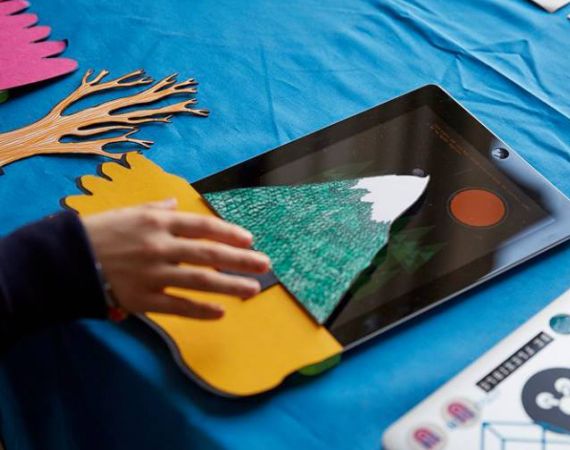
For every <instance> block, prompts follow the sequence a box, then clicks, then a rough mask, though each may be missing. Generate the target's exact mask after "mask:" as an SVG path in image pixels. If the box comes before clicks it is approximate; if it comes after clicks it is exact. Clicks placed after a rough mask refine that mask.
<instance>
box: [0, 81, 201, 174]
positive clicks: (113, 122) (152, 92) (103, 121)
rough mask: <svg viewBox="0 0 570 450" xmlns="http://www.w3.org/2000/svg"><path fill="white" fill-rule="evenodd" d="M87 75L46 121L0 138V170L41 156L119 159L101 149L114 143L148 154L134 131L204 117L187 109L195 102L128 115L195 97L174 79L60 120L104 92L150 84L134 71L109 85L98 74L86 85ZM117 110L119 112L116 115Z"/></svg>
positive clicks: (187, 84)
mask: <svg viewBox="0 0 570 450" xmlns="http://www.w3.org/2000/svg"><path fill="white" fill-rule="evenodd" d="M92 74H93V72H92V71H91V70H88V71H87V73H86V74H85V75H84V76H83V79H82V81H81V85H80V86H79V87H78V88H77V89H76V90H75V91H74V92H72V93H71V94H70V95H69V96H68V97H67V98H65V99H63V100H62V101H61V102H60V103H58V104H57V105H56V106H55V107H54V108H53V109H52V110H51V111H50V113H49V114H48V115H46V116H45V117H44V118H42V119H40V120H39V121H37V122H35V123H33V124H31V125H28V126H26V127H23V128H20V129H18V130H14V131H10V132H8V133H3V134H0V168H1V167H3V166H5V165H7V164H10V163H12V162H14V161H17V160H20V159H24V158H28V157H30V156H34V155H46V154H68V153H76V154H91V155H102V156H106V157H109V158H113V159H120V158H121V157H122V155H123V153H125V152H114V153H112V152H108V151H106V150H105V147H106V146H107V145H110V144H115V143H119V142H132V143H135V144H138V145H141V146H143V147H145V148H149V147H150V146H151V145H152V144H153V142H152V141H147V140H141V139H136V138H134V137H132V135H133V134H135V133H136V132H137V131H138V128H137V127H136V125H140V124H144V123H148V122H170V118H171V117H172V115H173V114H177V113H189V114H193V115H195V116H202V117H206V116H207V115H208V111H207V110H205V109H192V108H190V106H192V105H194V104H196V103H197V100H196V99H195V98H191V99H185V100H183V101H180V102H178V103H174V104H171V105H165V106H161V107H157V108H141V109H138V108H137V109H129V110H126V108H132V107H135V106H141V105H148V104H150V103H155V102H158V101H161V100H164V99H166V98H168V97H172V96H176V95H180V94H195V93H196V92H197V89H196V87H195V86H196V84H197V82H196V81H195V80H194V79H188V80H186V81H182V82H179V83H177V82H176V75H175V74H174V75H170V76H168V77H166V78H164V79H163V80H161V81H159V82H158V83H156V84H154V85H153V86H150V87H149V88H147V89H145V90H143V91H140V92H137V93H135V94H133V95H130V96H128V97H121V98H117V99H114V100H110V101H107V102H105V103H102V104H100V105H97V106H92V107H89V108H86V109H83V110H80V111H78V112H75V113H72V114H64V112H65V110H66V109H67V108H69V106H71V105H72V104H73V103H75V102H77V101H79V100H80V99H83V98H85V97H87V96H89V95H92V94H95V93H97V92H102V91H106V90H110V89H116V88H122V87H132V86H141V85H149V84H151V83H153V81H154V80H153V79H152V78H150V77H146V76H145V75H144V72H143V71H142V70H136V71H134V72H131V73H129V74H127V75H124V76H122V77H119V78H117V79H115V80H110V81H106V82H102V80H103V78H105V77H106V76H107V75H108V74H109V72H108V71H107V70H103V71H101V72H100V73H99V74H98V75H96V76H95V77H94V78H92V79H90V78H91V76H92ZM121 110H125V111H123V112H121ZM115 132H120V133H121V134H119V135H118V136H110V137H99V138H97V139H93V140H88V139H87V138H89V137H95V136H97V135H101V134H103V133H115ZM64 137H72V138H76V139H79V140H78V141H76V142H63V141H62V139H63V138H64Z"/></svg>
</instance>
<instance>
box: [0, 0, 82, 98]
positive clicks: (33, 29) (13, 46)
mask: <svg viewBox="0 0 570 450" xmlns="http://www.w3.org/2000/svg"><path fill="white" fill-rule="evenodd" d="M28 6H29V3H28V2H27V1H23V0H0V90H6V89H13V88H16V87H19V86H24V85H27V84H32V83H37V82H39V81H44V80H48V79H50V78H54V77H58V76H61V75H65V74H66V73H69V72H72V71H74V70H75V69H77V62H76V61H74V60H72V59H68V58H58V57H57V56H58V55H60V54H61V53H62V52H63V51H64V50H65V48H66V47H67V44H66V43H65V42H64V41H43V40H44V39H46V38H47V37H48V36H49V34H50V32H51V28H49V27H47V26H36V24H37V23H38V17H37V16H36V15H35V14H27V13H23V11H25V10H26V8H27V7H28Z"/></svg>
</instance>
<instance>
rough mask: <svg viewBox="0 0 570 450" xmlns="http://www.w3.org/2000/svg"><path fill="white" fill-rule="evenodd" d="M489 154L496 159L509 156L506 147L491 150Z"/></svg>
mask: <svg viewBox="0 0 570 450" xmlns="http://www.w3.org/2000/svg"><path fill="white" fill-rule="evenodd" d="M491 155H493V158H496V159H507V158H508V157H509V151H508V150H507V149H506V148H496V149H494V150H493V151H492V152H491Z"/></svg>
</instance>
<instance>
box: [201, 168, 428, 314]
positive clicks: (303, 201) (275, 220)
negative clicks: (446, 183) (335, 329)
mask: <svg viewBox="0 0 570 450" xmlns="http://www.w3.org/2000/svg"><path fill="white" fill-rule="evenodd" d="M427 182H428V179H427V178H418V177H413V176H396V175H389V176H384V177H371V178H362V179H356V180H342V181H332V182H327V183H315V184H303V185H294V186H268V187H257V188H242V189H233V190H229V191H222V192H215V193H208V194H205V195H204V197H205V198H206V200H208V201H209V202H210V204H211V205H212V206H213V208H214V209H215V210H216V211H217V212H218V213H219V214H220V216H222V217H223V218H224V219H226V220H227V221H229V222H233V223H235V224H238V225H240V226H242V227H244V228H246V229H248V230H249V231H250V232H251V233H252V234H253V236H254V242H255V248H256V249H257V250H259V251H262V252H264V253H266V254H267V255H268V256H269V257H270V258H271V261H272V264H273V271H274V273H275V275H276V276H277V278H279V280H280V281H281V283H282V284H283V285H284V286H285V287H286V288H287V289H288V290H289V292H291V294H293V295H294V296H295V298H296V299H297V300H298V301H299V302H300V303H301V304H302V305H303V306H304V307H305V309H306V310H307V311H308V312H309V313H310V314H311V315H312V316H313V317H314V318H315V319H316V320H317V321H318V322H319V323H323V322H324V321H325V320H326V319H327V318H328V317H329V316H330V314H331V313H332V312H333V310H334V309H335V307H336V306H337V305H338V303H339V302H340V300H341V299H342V297H343V295H344V294H345V293H346V292H347V290H348V289H349V288H350V285H351V284H352V282H353V281H354V280H355V278H356V277H357V276H358V274H359V273H360V272H362V270H364V269H366V268H367V267H368V266H369V265H370V263H371V261H372V259H373V258H374V256H375V255H376V254H377V253H378V251H379V250H381V249H382V248H383V247H384V246H385V245H386V243H387V242H388V237H389V233H390V225H391V223H392V222H393V221H394V220H395V219H396V218H397V217H398V216H400V215H401V214H402V213H403V212H404V211H405V210H406V209H408V208H409V207H410V206H411V205H412V204H413V203H415V201H416V200H417V199H418V198H419V197H420V195H421V194H422V192H423V191H424V189H425V186H426V185H427ZM382 197H384V198H385V202H384V204H385V206H386V207H385V208H383V207H382V201H380V199H381V198H382Z"/></svg>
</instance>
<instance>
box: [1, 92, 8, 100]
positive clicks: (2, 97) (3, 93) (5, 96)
mask: <svg viewBox="0 0 570 450" xmlns="http://www.w3.org/2000/svg"><path fill="white" fill-rule="evenodd" d="M6 100H8V91H0V103H4V102H5V101H6Z"/></svg>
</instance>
